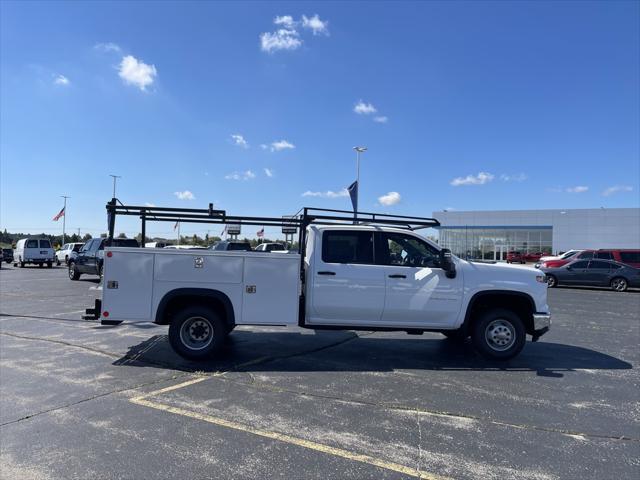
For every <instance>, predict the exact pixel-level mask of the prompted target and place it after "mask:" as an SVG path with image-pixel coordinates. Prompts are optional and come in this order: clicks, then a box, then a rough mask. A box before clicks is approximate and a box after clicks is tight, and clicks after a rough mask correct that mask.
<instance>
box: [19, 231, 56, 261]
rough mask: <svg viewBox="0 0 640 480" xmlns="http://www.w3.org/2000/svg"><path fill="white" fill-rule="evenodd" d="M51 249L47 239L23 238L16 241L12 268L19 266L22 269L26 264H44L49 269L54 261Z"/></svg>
mask: <svg viewBox="0 0 640 480" xmlns="http://www.w3.org/2000/svg"><path fill="white" fill-rule="evenodd" d="M54 255H55V254H54V252H53V248H52V247H51V242H50V241H49V239H47V238H23V239H22V240H18V243H17V244H16V249H15V250H14V252H13V262H14V263H13V266H14V267H17V266H18V264H20V266H21V267H24V266H25V264H27V263H32V264H34V265H40V266H41V267H42V266H43V265H44V264H45V263H46V264H47V267H49V268H51V266H52V265H53V259H54Z"/></svg>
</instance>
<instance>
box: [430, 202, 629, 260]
mask: <svg viewBox="0 0 640 480" xmlns="http://www.w3.org/2000/svg"><path fill="white" fill-rule="evenodd" d="M433 217H434V218H436V219H437V220H438V221H439V222H440V227H438V233H439V235H438V241H439V243H440V245H442V246H443V247H445V248H449V249H451V251H452V252H453V253H454V254H456V255H458V256H462V257H465V256H468V257H469V258H477V259H485V260H504V259H506V255H507V252H510V251H519V252H522V253H536V252H545V253H554V254H555V253H559V252H565V251H567V250H571V249H598V248H634V249H638V248H640V208H585V209H565V210H562V209H558V210H496V211H484V212H483V211H468V212H459V211H440V212H433Z"/></svg>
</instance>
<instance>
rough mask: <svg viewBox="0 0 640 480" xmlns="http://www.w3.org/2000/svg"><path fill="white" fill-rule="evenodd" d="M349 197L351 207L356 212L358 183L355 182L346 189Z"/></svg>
mask: <svg viewBox="0 0 640 480" xmlns="http://www.w3.org/2000/svg"><path fill="white" fill-rule="evenodd" d="M347 191H348V192H349V197H351V205H353V211H354V212H357V211H358V181H357V180H356V181H355V182H353V183H352V184H351V185H349V187H348V188H347Z"/></svg>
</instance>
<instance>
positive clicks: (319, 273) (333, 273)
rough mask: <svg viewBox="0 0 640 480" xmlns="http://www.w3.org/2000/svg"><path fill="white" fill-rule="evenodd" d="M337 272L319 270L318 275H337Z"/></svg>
mask: <svg viewBox="0 0 640 480" xmlns="http://www.w3.org/2000/svg"><path fill="white" fill-rule="evenodd" d="M335 274H336V272H327V271H324V272H318V275H335Z"/></svg>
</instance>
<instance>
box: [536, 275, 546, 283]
mask: <svg viewBox="0 0 640 480" xmlns="http://www.w3.org/2000/svg"><path fill="white" fill-rule="evenodd" d="M536 281H537V282H540V283H547V276H546V275H536Z"/></svg>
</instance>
